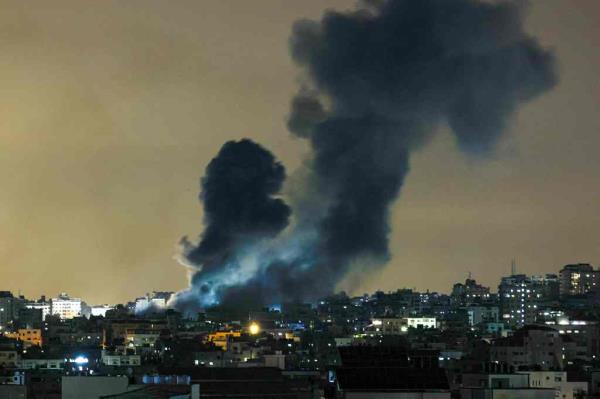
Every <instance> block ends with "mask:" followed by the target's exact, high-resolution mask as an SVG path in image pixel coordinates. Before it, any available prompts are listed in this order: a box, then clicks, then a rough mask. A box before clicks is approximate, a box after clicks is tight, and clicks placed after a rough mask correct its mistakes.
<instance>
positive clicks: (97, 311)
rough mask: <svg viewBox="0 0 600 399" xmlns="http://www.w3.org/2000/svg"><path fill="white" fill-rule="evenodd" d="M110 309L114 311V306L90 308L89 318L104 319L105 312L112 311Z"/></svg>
mask: <svg viewBox="0 0 600 399" xmlns="http://www.w3.org/2000/svg"><path fill="white" fill-rule="evenodd" d="M112 309H114V306H109V305H97V306H92V307H91V308H90V316H94V317H106V312H108V311H109V310H112Z"/></svg>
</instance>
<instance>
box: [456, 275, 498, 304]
mask: <svg viewBox="0 0 600 399" xmlns="http://www.w3.org/2000/svg"><path fill="white" fill-rule="evenodd" d="M450 297H451V299H452V303H454V304H455V305H458V306H466V305H469V304H472V303H481V302H485V301H487V300H488V299H489V298H490V288H489V287H484V286H483V285H481V284H477V282H476V281H475V280H473V279H471V278H468V279H466V280H465V283H464V284H461V283H456V284H454V286H453V287H452V294H451V295H450Z"/></svg>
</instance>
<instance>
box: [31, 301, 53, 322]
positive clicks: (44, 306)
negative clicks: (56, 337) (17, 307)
mask: <svg viewBox="0 0 600 399" xmlns="http://www.w3.org/2000/svg"><path fill="white" fill-rule="evenodd" d="M25 307H26V308H27V309H38V310H41V311H42V320H46V316H48V315H51V314H52V304H51V303H50V302H46V298H45V297H43V296H42V298H40V300H39V301H37V302H27V303H25Z"/></svg>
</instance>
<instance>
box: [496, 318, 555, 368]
mask: <svg viewBox="0 0 600 399" xmlns="http://www.w3.org/2000/svg"><path fill="white" fill-rule="evenodd" d="M562 348H563V340H562V338H561V336H560V334H559V332H558V331H556V330H555V329H553V328H550V327H547V326H537V325H528V326H525V327H522V328H520V329H519V330H517V331H515V333H514V335H513V336H510V337H505V338H498V339H495V340H493V341H492V345H491V347H490V360H491V361H492V362H497V363H499V364H505V365H508V366H510V367H512V368H513V369H514V370H528V369H530V368H532V367H537V368H539V369H541V370H562V368H563V364H564V361H563V360H564V357H563V355H564V353H563V349H562Z"/></svg>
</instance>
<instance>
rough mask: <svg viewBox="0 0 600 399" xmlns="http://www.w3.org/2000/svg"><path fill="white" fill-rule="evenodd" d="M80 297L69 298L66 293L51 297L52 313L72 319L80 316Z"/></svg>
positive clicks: (62, 317)
mask: <svg viewBox="0 0 600 399" xmlns="http://www.w3.org/2000/svg"><path fill="white" fill-rule="evenodd" d="M81 303H82V301H81V299H80V298H71V297H69V296H68V295H67V294H66V293H64V292H63V293H61V294H60V295H59V296H58V297H56V298H52V314H53V315H58V316H59V317H60V318H61V319H72V318H74V317H79V316H81Z"/></svg>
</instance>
